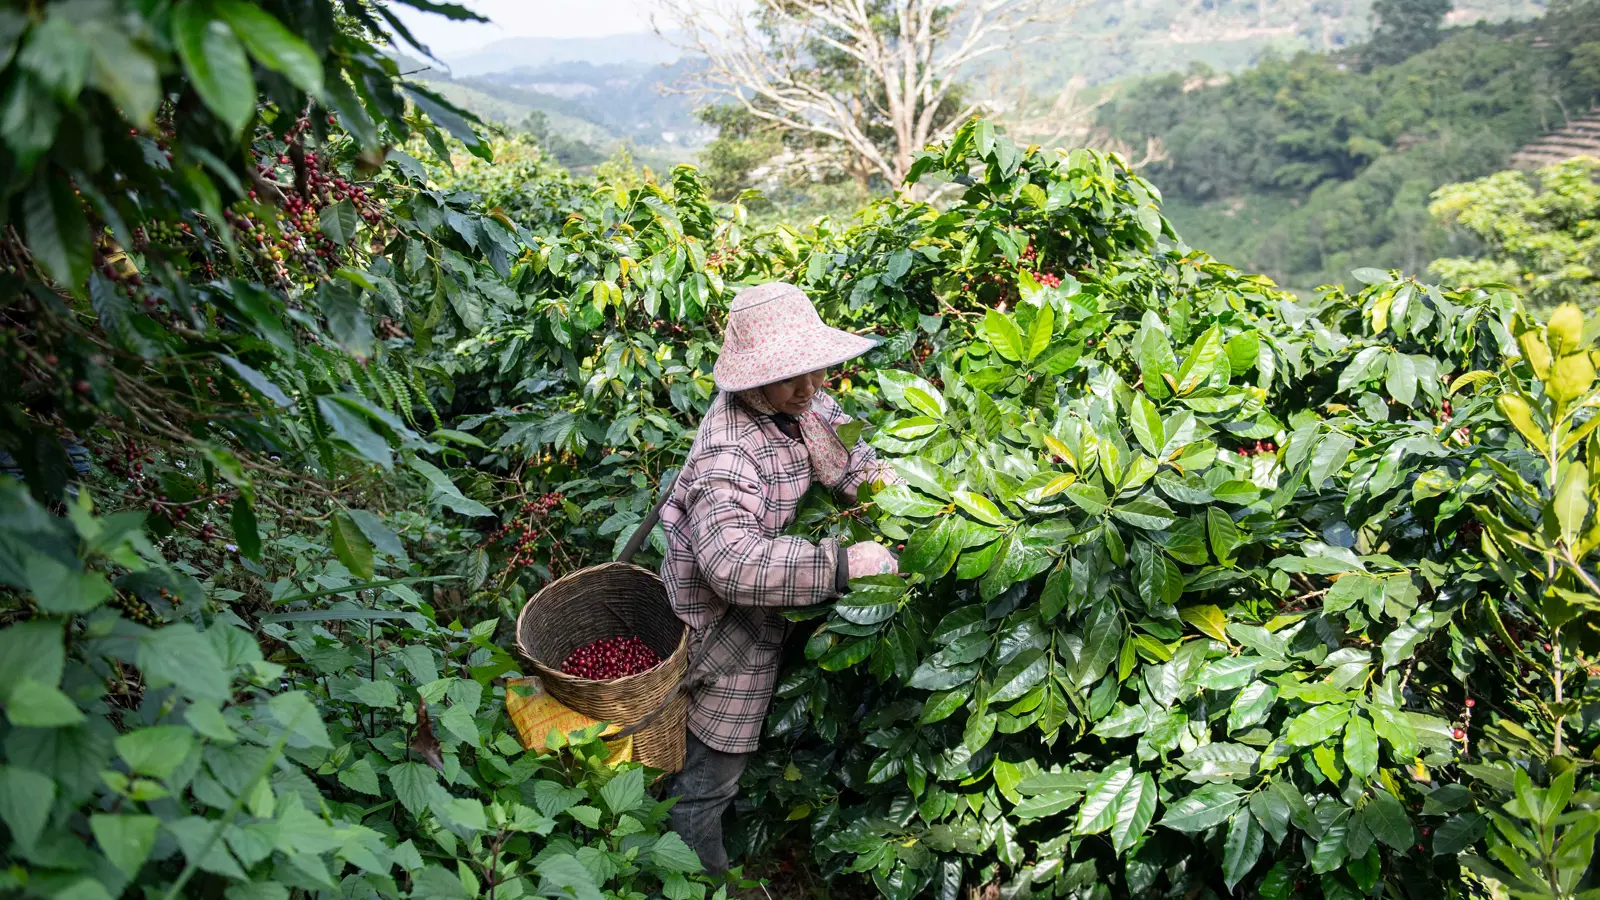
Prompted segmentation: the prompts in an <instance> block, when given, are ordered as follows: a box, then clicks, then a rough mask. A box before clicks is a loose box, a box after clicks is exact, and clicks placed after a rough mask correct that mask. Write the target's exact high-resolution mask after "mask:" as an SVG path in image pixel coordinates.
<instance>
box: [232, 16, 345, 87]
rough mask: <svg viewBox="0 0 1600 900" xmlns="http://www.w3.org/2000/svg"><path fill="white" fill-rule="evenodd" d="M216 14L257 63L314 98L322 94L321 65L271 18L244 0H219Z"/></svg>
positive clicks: (299, 41)
mask: <svg viewBox="0 0 1600 900" xmlns="http://www.w3.org/2000/svg"><path fill="white" fill-rule="evenodd" d="M216 10H217V12H218V13H220V14H221V15H222V18H223V19H224V20H226V21H227V23H228V25H229V26H230V27H231V28H232V29H233V33H234V35H235V36H236V37H238V38H239V40H241V41H243V42H244V45H245V46H246V47H247V48H249V50H250V55H251V56H253V57H255V58H256V61H257V62H259V63H261V64H262V65H263V66H266V67H267V68H269V69H272V70H273V71H276V72H281V73H283V74H284V75H285V76H287V77H288V79H289V80H290V81H291V82H293V83H294V85H295V87H298V88H299V89H300V90H302V91H305V92H306V93H308V94H310V95H312V96H313V97H316V96H318V95H320V94H321V93H322V61H321V60H319V59H318V58H317V55H316V53H315V52H313V51H312V49H311V48H310V47H308V46H306V43H305V42H304V41H302V40H300V39H299V38H298V37H295V35H294V34H293V33H292V32H290V31H289V29H287V28H285V27H283V23H281V22H279V21H278V20H277V19H275V18H273V16H272V14H270V13H268V12H266V11H265V10H263V9H261V8H260V7H258V6H256V5H255V4H253V3H245V2H243V0H218V2H217V4H216Z"/></svg>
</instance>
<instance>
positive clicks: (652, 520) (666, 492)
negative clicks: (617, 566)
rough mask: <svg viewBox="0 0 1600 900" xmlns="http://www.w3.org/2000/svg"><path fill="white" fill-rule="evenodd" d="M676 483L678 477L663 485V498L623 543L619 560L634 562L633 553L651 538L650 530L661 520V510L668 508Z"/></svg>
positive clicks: (618, 556)
mask: <svg viewBox="0 0 1600 900" xmlns="http://www.w3.org/2000/svg"><path fill="white" fill-rule="evenodd" d="M675 484H677V479H676V478H674V479H673V480H672V481H669V482H666V483H665V484H664V485H662V488H661V499H660V500H657V501H656V505H655V506H654V507H652V508H651V510H650V512H649V513H647V514H646V515H645V517H644V521H643V522H640V523H639V527H638V528H637V529H636V530H635V531H634V532H633V536H632V537H630V538H628V543H627V544H625V545H623V547H622V552H621V553H620V554H618V555H617V562H632V561H633V555H634V554H635V553H638V552H639V548H641V547H643V546H644V542H645V541H647V540H649V539H650V532H652V531H654V530H655V529H656V523H657V522H660V521H661V511H662V510H663V509H666V507H667V501H668V500H671V499H672V486H673V485H675Z"/></svg>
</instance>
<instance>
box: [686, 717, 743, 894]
mask: <svg viewBox="0 0 1600 900" xmlns="http://www.w3.org/2000/svg"><path fill="white" fill-rule="evenodd" d="M750 756H751V754H749V753H723V752H722V751H721V750H713V749H711V748H710V747H707V746H706V745H705V744H703V743H701V742H700V739H699V738H697V737H695V736H694V733H693V732H690V733H689V735H688V748H687V751H686V752H685V754H684V761H683V771H682V772H679V773H678V774H677V775H674V776H673V778H672V785H671V791H672V793H673V794H675V795H677V796H678V798H679V799H678V803H677V805H676V806H674V807H673V808H672V830H673V831H676V832H677V833H678V836H679V837H681V838H683V842H684V843H685V844H688V845H689V848H690V849H691V850H693V851H694V852H695V853H696V854H698V855H699V857H700V862H701V863H702V864H703V865H704V866H705V867H706V870H707V871H708V872H713V873H721V872H726V871H727V870H728V849H727V848H726V847H724V846H723V845H722V814H723V813H724V812H726V811H727V809H728V805H729V804H730V803H732V802H733V799H734V798H735V797H737V796H739V776H740V775H742V774H743V773H744V767H745V764H746V763H748V762H749V761H750Z"/></svg>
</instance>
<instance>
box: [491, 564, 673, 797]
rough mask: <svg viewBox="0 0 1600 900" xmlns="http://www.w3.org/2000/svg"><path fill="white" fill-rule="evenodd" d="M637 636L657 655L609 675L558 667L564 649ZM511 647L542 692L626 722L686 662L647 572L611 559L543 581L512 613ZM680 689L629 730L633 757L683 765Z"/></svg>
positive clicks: (656, 583) (668, 608)
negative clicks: (651, 664) (647, 663)
mask: <svg viewBox="0 0 1600 900" xmlns="http://www.w3.org/2000/svg"><path fill="white" fill-rule="evenodd" d="M615 637H637V638H638V639H640V640H641V641H644V642H645V643H646V644H648V645H649V647H650V649H651V650H654V651H655V652H656V654H657V655H659V656H660V657H661V658H662V663H661V664H660V665H658V666H656V667H655V668H653V669H651V670H649V671H648V672H641V673H639V674H638V675H629V676H628V677H626V678H617V679H614V680H611V681H593V680H590V679H587V678H576V677H574V676H571V675H568V674H566V673H565V672H562V671H561V670H560V668H559V667H560V665H561V663H562V662H563V661H564V660H565V659H566V658H567V657H568V656H569V655H570V654H571V653H572V651H574V650H576V649H578V648H579V647H582V646H584V645H586V644H590V643H593V642H594V641H598V640H601V639H603V638H615ZM517 650H518V651H520V652H521V653H522V655H523V656H524V657H526V658H527V659H528V661H529V662H530V663H532V664H533V667H534V669H535V670H537V672H538V675H539V677H540V679H542V680H543V681H544V686H545V690H547V691H549V692H550V696H552V697H554V698H555V699H557V700H559V701H561V702H562V703H563V704H565V705H566V706H568V707H570V708H572V709H573V710H575V711H577V712H580V713H583V714H584V715H586V716H590V717H592V718H596V719H600V720H602V721H606V722H611V723H614V724H616V725H620V726H622V727H623V728H628V727H630V726H633V725H635V724H636V723H638V722H639V721H640V720H641V719H643V718H644V717H646V716H648V715H650V714H651V713H654V712H656V711H657V710H659V709H661V704H662V702H663V701H664V700H666V699H667V696H668V695H669V694H671V693H672V691H673V688H675V687H677V685H678V683H679V682H680V681H682V680H683V677H684V674H685V672H687V670H688V667H689V633H688V629H687V628H685V627H684V625H683V622H681V621H680V620H679V619H678V617H677V615H676V614H674V613H673V611H672V605H671V603H669V602H668V600H667V588H666V585H664V584H662V582H661V579H660V578H659V577H657V576H656V574H655V573H654V572H651V571H649V570H648V569H642V568H640V567H638V566H635V565H631V564H629V563H621V562H612V563H605V564H603V565H598V566H591V567H590V568H587V569H580V570H579V571H577V572H573V573H572V574H570V575H567V576H564V577H562V578H559V579H557V580H555V581H552V582H550V583H549V584H547V585H545V586H544V588H543V589H542V590H540V591H539V593H537V594H534V595H533V596H532V597H530V598H529V599H528V602H527V603H526V604H525V605H524V606H523V607H522V613H521V614H520V615H518V616H517ZM688 708H689V699H688V696H687V694H685V693H682V692H680V693H678V695H677V696H675V697H674V698H673V699H672V702H671V703H670V704H669V705H668V706H667V708H666V709H665V710H661V712H660V714H659V715H657V716H656V717H655V719H654V720H653V721H651V722H650V723H649V724H647V725H645V726H644V727H643V728H641V729H639V730H638V731H637V732H636V733H635V734H634V736H633V748H634V759H636V760H638V761H639V762H642V763H644V764H645V765H647V766H650V767H651V768H654V769H660V770H662V771H664V772H679V771H682V769H683V753H684V721H685V718H686V717H687V714H688Z"/></svg>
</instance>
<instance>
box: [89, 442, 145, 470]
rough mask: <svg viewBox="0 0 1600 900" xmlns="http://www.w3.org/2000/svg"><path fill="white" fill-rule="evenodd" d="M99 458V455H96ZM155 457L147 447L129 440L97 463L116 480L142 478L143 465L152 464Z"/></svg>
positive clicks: (101, 457)
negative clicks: (115, 477) (116, 478)
mask: <svg viewBox="0 0 1600 900" xmlns="http://www.w3.org/2000/svg"><path fill="white" fill-rule="evenodd" d="M96 456H100V454H98V453H97V454H96ZM154 460H155V457H154V456H152V455H151V451H150V449H149V448H147V447H141V446H139V444H138V442H136V441H134V440H133V439H132V438H129V439H128V440H127V441H126V442H125V443H124V444H123V445H122V447H121V448H120V449H119V450H116V451H112V452H109V453H106V454H105V455H104V456H100V459H99V462H100V464H101V465H102V466H105V469H106V471H107V472H110V473H111V474H113V475H115V476H117V477H118V478H135V477H137V478H141V479H142V478H143V477H144V464H145V463H147V462H153V461H154Z"/></svg>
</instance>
